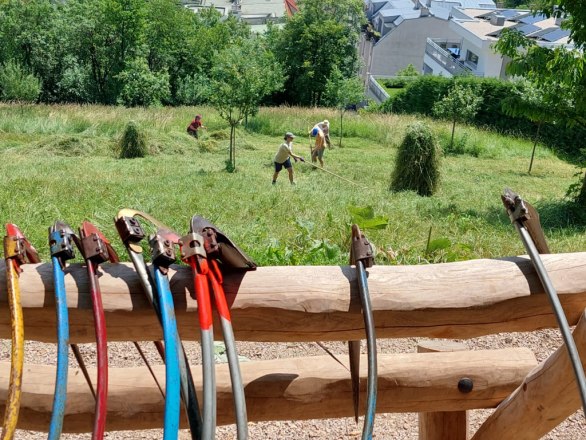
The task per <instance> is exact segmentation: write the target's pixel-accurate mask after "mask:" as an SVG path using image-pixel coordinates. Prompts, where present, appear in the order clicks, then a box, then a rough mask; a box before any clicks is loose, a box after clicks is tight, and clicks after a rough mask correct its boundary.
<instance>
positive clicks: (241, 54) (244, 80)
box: [209, 37, 284, 171]
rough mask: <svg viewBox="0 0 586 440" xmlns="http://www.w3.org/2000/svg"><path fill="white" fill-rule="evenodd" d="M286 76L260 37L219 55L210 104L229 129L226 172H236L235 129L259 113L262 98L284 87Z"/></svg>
mask: <svg viewBox="0 0 586 440" xmlns="http://www.w3.org/2000/svg"><path fill="white" fill-rule="evenodd" d="M283 81H284V78H283V72H282V68H281V66H280V64H279V63H278V62H277V61H276V60H275V58H274V56H273V54H272V52H269V51H268V50H267V49H266V47H264V44H263V42H262V41H261V39H260V37H258V38H251V39H247V40H243V41H242V42H241V44H240V45H232V46H230V47H227V48H226V49H224V50H222V51H221V52H220V53H219V54H218V58H217V62H216V65H215V66H214V67H213V69H212V72H211V84H210V90H211V95H210V98H209V102H210V104H211V105H212V106H213V107H215V108H216V110H217V111H218V113H219V114H220V116H221V117H222V118H223V119H224V120H225V121H226V122H228V124H229V125H230V156H229V160H228V161H227V163H226V169H227V170H229V171H234V170H235V169H236V143H235V141H236V126H237V125H238V124H240V123H241V122H242V120H243V119H244V118H245V117H246V116H247V115H252V114H254V113H256V111H257V110H258V106H259V105H260V102H261V100H262V99H263V97H265V96H267V95H268V94H270V93H273V92H275V91H277V90H280V89H281V88H282V87H283Z"/></svg>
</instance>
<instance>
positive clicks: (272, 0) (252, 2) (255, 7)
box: [183, 0, 299, 17]
mask: <svg viewBox="0 0 586 440" xmlns="http://www.w3.org/2000/svg"><path fill="white" fill-rule="evenodd" d="M183 4H184V6H185V7H186V8H188V9H191V10H194V11H197V10H198V9H201V8H209V7H214V8H216V9H218V10H219V11H220V12H222V11H224V13H225V14H228V13H229V12H230V11H232V10H233V8H234V7H235V6H236V5H235V4H234V2H233V1H232V0H199V1H183ZM239 6H240V13H241V14H242V15H248V16H250V15H270V16H271V17H283V16H285V15H289V16H290V15H292V14H294V13H295V12H297V10H298V9H299V8H298V6H297V2H296V0H240V5H239Z"/></svg>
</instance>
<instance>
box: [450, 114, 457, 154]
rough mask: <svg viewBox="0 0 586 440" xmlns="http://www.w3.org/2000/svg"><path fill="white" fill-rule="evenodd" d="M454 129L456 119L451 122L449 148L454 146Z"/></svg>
mask: <svg viewBox="0 0 586 440" xmlns="http://www.w3.org/2000/svg"><path fill="white" fill-rule="evenodd" d="M455 131H456V120H455V119H454V121H453V122H452V139H451V140H450V149H451V148H454V133H455Z"/></svg>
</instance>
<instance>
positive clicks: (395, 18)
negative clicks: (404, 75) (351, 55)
mask: <svg viewBox="0 0 586 440" xmlns="http://www.w3.org/2000/svg"><path fill="white" fill-rule="evenodd" d="M462 4H472V5H475V6H476V7H478V8H487V9H486V10H489V9H488V8H492V9H494V8H495V5H494V2H493V1H492V0H454V1H440V0H386V1H383V0H368V1H367V3H366V15H367V18H368V20H369V25H368V26H367V28H366V29H365V32H364V33H363V38H362V39H361V41H360V46H359V51H360V56H361V58H362V61H363V66H364V67H363V69H362V76H363V78H364V79H365V80H366V79H367V76H368V75H375V76H393V75H395V74H396V72H397V71H398V70H400V69H403V68H405V67H407V65H409V64H413V65H414V66H415V67H416V68H417V69H420V70H421V71H423V54H424V53H425V46H426V43H427V39H428V38H438V39H443V40H447V41H451V40H458V39H459V36H458V34H457V33H456V32H455V30H453V29H452V28H451V27H450V26H449V18H450V15H451V10H452V8H453V7H454V6H461V5H462Z"/></svg>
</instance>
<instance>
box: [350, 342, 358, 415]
mask: <svg viewBox="0 0 586 440" xmlns="http://www.w3.org/2000/svg"><path fill="white" fill-rule="evenodd" d="M348 355H349V358H350V379H351V381H352V403H353V404H354V421H355V422H356V423H358V409H359V408H360V341H348Z"/></svg>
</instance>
